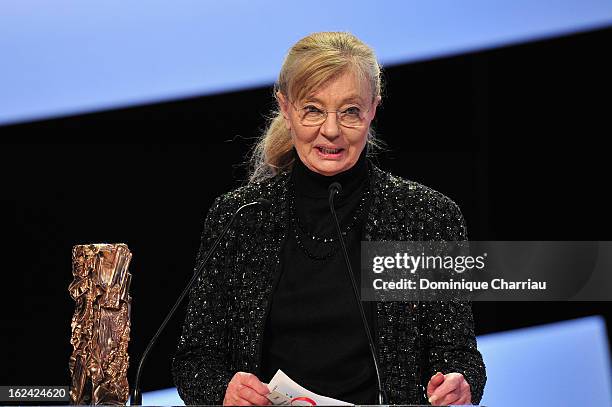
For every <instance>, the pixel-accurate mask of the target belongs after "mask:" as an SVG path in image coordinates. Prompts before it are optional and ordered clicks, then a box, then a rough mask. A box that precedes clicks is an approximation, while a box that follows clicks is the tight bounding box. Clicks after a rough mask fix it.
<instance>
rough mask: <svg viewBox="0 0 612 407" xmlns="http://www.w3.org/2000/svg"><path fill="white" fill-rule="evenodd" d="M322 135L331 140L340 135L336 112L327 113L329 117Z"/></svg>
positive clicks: (324, 123) (323, 127)
mask: <svg viewBox="0 0 612 407" xmlns="http://www.w3.org/2000/svg"><path fill="white" fill-rule="evenodd" d="M321 134H323V135H324V136H325V137H327V138H329V139H335V138H336V137H338V136H339V135H340V123H339V122H338V115H337V113H336V112H329V113H327V117H326V118H325V121H324V122H323V124H322V125H321Z"/></svg>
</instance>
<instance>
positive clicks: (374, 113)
mask: <svg viewBox="0 0 612 407" xmlns="http://www.w3.org/2000/svg"><path fill="white" fill-rule="evenodd" d="M381 100H382V98H381V97H380V95H378V96H376V98H375V99H374V101H373V102H372V108H371V109H370V110H371V112H372V114H371V118H370V120H374V116H376V108H377V107H378V105H380V101H381Z"/></svg>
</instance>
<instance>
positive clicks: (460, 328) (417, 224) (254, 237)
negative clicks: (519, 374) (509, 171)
mask: <svg viewBox="0 0 612 407" xmlns="http://www.w3.org/2000/svg"><path fill="white" fill-rule="evenodd" d="M369 177H370V190H371V193H372V196H371V199H372V200H373V201H372V204H371V205H370V206H369V213H368V216H367V220H366V224H365V227H364V235H363V236H362V237H363V239H362V240H365V241H369V240H373V241H377V240H378V241H384V240H403V241H406V240H419V241H422V240H448V241H453V240H465V239H467V235H466V228H465V224H464V220H463V216H462V215H461V212H460V210H459V208H458V206H457V205H456V204H455V203H454V202H453V201H451V200H450V199H449V198H447V197H446V196H444V195H442V194H440V193H439V192H436V191H434V190H432V189H430V188H427V187H425V186H423V185H421V184H418V183H416V182H412V181H407V180H404V179H402V178H399V177H396V176H393V175H391V174H389V173H387V172H384V171H381V170H380V169H378V168H377V167H375V166H374V165H372V163H370V175H369ZM289 179H290V174H289V173H283V174H280V175H278V176H276V177H274V178H271V179H269V180H266V181H264V182H262V183H254V184H249V185H246V186H244V187H241V188H239V189H237V190H235V191H232V192H229V193H227V194H225V195H222V196H221V197H219V198H217V199H216V200H215V202H214V204H213V206H212V207H211V209H210V211H209V213H208V216H207V217H206V220H205V223H204V232H203V235H202V244H201V247H200V250H199V253H198V259H197V264H199V262H200V261H201V260H202V257H203V254H204V253H206V252H207V250H208V248H209V247H210V246H211V245H212V243H213V242H214V240H215V239H216V238H217V236H218V234H219V233H220V232H221V230H222V229H223V227H224V225H225V224H226V223H227V222H228V220H229V219H230V217H231V216H232V214H233V213H234V211H235V210H236V209H237V208H238V207H239V206H241V205H243V204H245V203H248V202H252V201H255V200H257V199H259V198H266V199H269V200H270V201H271V202H272V205H271V206H270V207H269V209H267V210H266V211H261V210H259V209H252V210H250V211H249V210H247V211H246V212H243V213H242V214H241V215H238V218H237V219H236V221H235V223H234V225H233V226H232V227H231V228H230V230H229V232H228V234H227V235H226V237H225V238H224V239H223V240H222V241H221V243H220V246H219V247H218V249H217V250H216V254H214V255H213V256H212V257H211V259H210V260H209V264H208V265H207V266H206V268H205V270H204V272H203V273H202V275H201V276H200V278H199V280H198V281H197V282H196V285H195V286H194V288H193V289H192V291H191V293H190V301H189V305H188V307H187V315H186V318H185V323H184V325H183V332H182V335H181V337H180V339H179V344H178V350H177V353H176V355H175V357H174V360H173V363H172V370H173V375H174V381H175V384H176V386H177V388H178V391H179V394H180V396H181V398H182V399H183V400H184V401H185V403H186V404H221V403H222V402H223V398H224V395H225V389H226V387H227V384H228V382H229V381H230V379H231V378H232V376H233V375H234V374H235V373H236V372H238V371H244V372H251V373H254V374H255V375H257V374H258V373H259V369H260V366H261V355H262V349H261V346H262V341H263V334H264V329H265V322H266V318H267V311H268V305H269V303H270V299H271V296H272V287H273V286H274V281H275V279H276V278H277V277H278V275H279V271H280V267H279V265H280V260H279V259H280V250H281V247H282V243H283V240H284V238H285V236H286V235H287V233H288V225H289V223H290V222H289V217H290V213H289V207H288V196H289V194H288V188H289V185H290V183H289ZM376 310H377V312H376V314H377V317H376V319H375V327H376V328H375V329H376V331H375V332H376V333H375V338H374V340H375V341H376V345H377V350H378V360H379V364H380V369H381V372H380V373H381V376H382V383H383V386H384V388H385V390H386V393H387V396H388V399H389V400H388V402H389V403H390V404H427V397H426V395H425V386H426V385H427V382H428V381H429V379H430V378H431V376H432V375H434V374H435V372H437V371H440V372H442V373H450V372H459V373H461V374H463V376H464V377H465V378H466V380H467V381H468V383H469V384H470V387H471V392H472V403H478V402H480V399H481V397H482V393H483V389H484V385H485V382H486V374H485V367H484V363H483V360H482V356H481V354H480V352H479V351H478V350H477V348H476V339H475V335H474V327H473V317H472V310H471V305H470V304H469V303H459V302H420V303H414V302H377V303H376Z"/></svg>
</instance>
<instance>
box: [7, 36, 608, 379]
mask: <svg viewBox="0 0 612 407" xmlns="http://www.w3.org/2000/svg"><path fill="white" fill-rule="evenodd" d="M610 43H612V30H610V29H607V30H598V31H594V32H589V33H583V34H578V35H571V36H567V37H563V38H557V39H551V40H545V41H539V42H534V43H530V44H523V45H518V46H509V47H504V48H500V49H496V50H490V51H484V52H476V53H471V54H466V55H461V56H455V57H450V58H443V59H438V60H434V61H427V62H419V63H413V64H408V65H402V66H394V67H389V68H387V69H386V70H385V80H386V91H385V93H386V94H385V97H384V99H383V105H382V108H380V109H379V111H378V118H377V121H376V124H375V126H376V129H377V132H378V133H379V135H380V136H381V138H382V139H383V140H385V141H386V142H387V145H388V148H389V151H388V152H384V153H381V154H380V155H379V156H378V158H377V161H378V164H379V165H380V166H381V167H382V168H384V169H387V170H390V171H392V172H394V173H395V174H397V175H400V176H403V177H406V178H409V179H412V180H415V181H418V182H421V183H423V184H426V185H428V186H430V187H432V188H434V189H437V190H439V191H441V192H443V193H444V194H446V195H448V196H450V197H451V198H452V199H453V200H455V201H456V202H457V203H458V204H459V205H460V207H461V208H462V211H463V213H464V216H465V218H466V221H467V223H468V231H469V235H470V239H472V240H612V232H611V229H610V226H611V224H612V222H611V216H610V201H609V197H608V196H609V195H608V189H609V185H610V182H609V176H610V164H609V154H608V143H607V141H608V139H609V138H610V136H612V126H611V125H610V116H611V115H610V111H611V109H610V97H611V96H610V95H611V94H612V81H611V79H610V73H611V72H612V63H611V62H610V59H608V58H607V57H608V54H609V48H610ZM273 102H274V100H273V98H272V90H271V88H270V87H265V88H260V89H253V90H247V91H242V92H236V93H230V94H222V95H213V96H207V97H201V98H192V99H187V100H180V101H174V102H169V103H160V104H155V105H148V106H140V107H134V108H129V109H121V110H114V111H105V112H100V113H94V114H88V115H80V116H74V117H66V118H60V119H54V120H46V121H39V122H34V123H25V124H21V125H15V126H10V127H0V134H1V135H3V136H4V137H3V140H4V141H13V142H20V143H19V144H15V143H4V144H2V145H1V150H0V173H1V174H2V189H1V193H0V216H1V219H0V225H1V228H2V229H1V230H2V234H1V242H0V244H1V247H2V277H1V278H2V284H1V287H2V295H1V296H0V297H1V298H2V304H1V305H2V306H1V307H0V313H1V314H2V335H1V338H2V339H1V340H2V343H0V349H1V352H2V353H1V359H0V364H1V365H2V366H3V367H4V369H0V371H1V373H0V384H1V385H9V384H10V385H67V384H68V383H69V372H68V358H69V356H70V352H71V348H70V344H69V338H70V320H71V317H72V313H73V311H74V303H73V302H72V300H71V298H70V296H69V294H68V291H67V287H68V285H69V283H70V282H71V280H72V275H71V258H70V256H71V248H72V246H73V245H74V244H80V243H91V242H124V243H127V244H128V245H129V247H130V249H131V251H132V252H133V255H134V257H133V261H132V264H131V267H130V270H131V272H132V274H133V283H132V290H131V294H132V297H133V308H132V334H131V336H132V339H131V342H130V348H129V351H130V355H131V358H132V359H131V368H130V380H132V378H133V375H134V373H135V372H134V370H135V369H134V366H135V365H136V362H137V360H138V358H139V356H140V355H141V354H142V351H143V350H144V347H145V346H146V343H147V342H148V341H149V339H150V338H151V336H152V335H153V333H154V332H155V330H156V329H157V326H158V325H159V323H161V321H162V320H163V318H164V316H165V314H166V312H167V310H168V309H169V308H170V307H171V305H172V303H173V302H174V301H175V299H176V297H177V296H178V294H179V293H180V291H181V290H182V287H183V286H184V285H185V284H186V283H187V281H188V279H189V277H190V275H191V272H192V267H193V262H194V257H195V253H196V250H197V247H198V244H199V236H200V233H201V229H202V221H203V218H204V216H205V214H206V211H207V210H208V207H209V206H210V204H211V203H212V201H213V199H214V197H216V196H217V195H219V194H221V193H222V192H225V191H227V190H229V189H231V188H233V187H236V186H239V185H241V183H242V182H243V181H244V179H245V176H246V173H245V170H244V167H243V166H241V165H240V164H241V163H242V162H243V161H244V159H245V156H246V154H247V152H248V151H249V148H250V145H251V143H252V142H253V139H254V138H255V137H257V136H258V135H260V133H261V131H262V130H263V128H264V126H265V116H266V114H267V113H268V111H269V110H270V109H271V108H272V107H273V106H274V104H273ZM31 141H37V142H40V143H37V144H32V143H30V142H31ZM181 142H189V143H191V144H186V143H181ZM183 313H184V305H183V307H181V309H180V311H179V315H177V317H176V318H175V320H174V321H172V322H171V324H170V325H169V326H168V330H167V332H166V333H165V334H164V335H163V337H162V338H161V341H160V342H159V343H158V345H157V347H156V349H155V350H154V352H153V354H152V355H151V357H150V358H149V360H148V363H147V366H146V367H147V369H146V370H145V372H144V375H143V388H144V390H152V389H157V388H164V387H169V386H171V385H172V378H171V375H170V373H169V371H170V369H169V367H170V360H171V355H172V353H173V351H174V347H175V345H176V341H177V338H178V335H179V332H180V325H181V323H182V319H183ZM474 314H475V320H476V330H477V333H478V334H485V333H491V332H497V331H501V330H507V329H513V328H518V327H525V326H530V325H535V324H542V323H547V322H552V321H558V320H564V319H570V318H575V317H579V316H586V315H593V314H599V315H603V316H604V317H605V318H606V322H607V324H608V327H609V326H610V325H609V324H610V323H611V321H612V319H611V317H612V312H611V310H610V305H609V303H604V302H601V303H575V302H574V303H570V302H566V303H518V302H512V303H475V304H474Z"/></svg>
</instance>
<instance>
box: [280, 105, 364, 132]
mask: <svg viewBox="0 0 612 407" xmlns="http://www.w3.org/2000/svg"><path fill="white" fill-rule="evenodd" d="M288 102H289V104H290V105H291V107H293V108H294V109H295V111H296V112H298V113H300V112H301V111H302V110H304V109H305V107H302V108H299V109H298V108H297V107H295V104H294V103H295V101H291V100H288ZM372 103H374V102H372ZM352 107H353V106H352ZM359 107H360V108H361V106H359ZM317 109H319V108H317ZM347 109H350V108H347ZM371 109H372V106H370V107H369V108H368V109H367V110H365V111H364V112H363V113H362V115H363V117H361V123H360V124H359V125H358V126H347V125H346V124H343V123H342V120H341V118H340V114H342V113H343V112H346V110H344V111H342V110H323V109H319V110H321V112H324V113H325V117H324V119H323V121H321V123H319V124H304V123H302V121H303V119H302V118H301V117H300V124H301V125H302V126H304V127H318V126H322V125H323V123H325V121H326V120H327V117H328V115H329V113H331V112H334V113H336V120H338V123H339V124H340V125H341V126H343V127H346V128H349V129H359V128H362V127H363V122H364V121H365V115H366V114H368V113H369V112H370V110H371Z"/></svg>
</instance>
